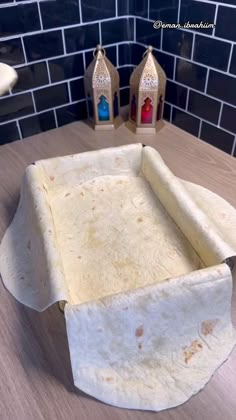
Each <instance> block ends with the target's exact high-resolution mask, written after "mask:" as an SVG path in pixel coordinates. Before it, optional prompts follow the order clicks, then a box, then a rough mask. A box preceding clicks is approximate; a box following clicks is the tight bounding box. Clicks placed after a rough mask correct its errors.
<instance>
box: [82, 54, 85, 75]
mask: <svg viewBox="0 0 236 420" xmlns="http://www.w3.org/2000/svg"><path fill="white" fill-rule="evenodd" d="M82 54H83V65H84V72H85V71H86V60H85V52H84V51H83V52H82ZM82 77H83V76H82Z"/></svg>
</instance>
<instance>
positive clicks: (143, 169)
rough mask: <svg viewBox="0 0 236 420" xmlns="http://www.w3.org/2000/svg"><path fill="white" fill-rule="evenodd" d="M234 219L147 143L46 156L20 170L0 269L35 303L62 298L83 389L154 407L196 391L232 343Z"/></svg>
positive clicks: (15, 290) (20, 295) (12, 287)
mask: <svg viewBox="0 0 236 420" xmlns="http://www.w3.org/2000/svg"><path fill="white" fill-rule="evenodd" d="M235 221H236V213H235V210H234V209H233V208H232V207H231V206H230V205H229V204H228V203H226V202H225V201H224V200H223V199H221V198H220V197H218V196H217V195H215V194H213V193H211V192H209V191H208V190H206V189H204V188H202V187H199V186H196V185H194V184H190V183H187V182H185V181H182V180H180V179H178V178H176V177H175V176H174V175H173V174H172V172H171V171H170V170H169V168H168V167H167V166H166V165H165V163H164V162H163V160H162V159H161V157H160V155H159V154H158V152H157V151H155V150H154V149H152V148H151V147H142V145H141V144H136V145H129V146H122V147H117V148H109V149H104V150H99V151H94V152H87V153H82V154H77V155H71V156H65V157H57V158H53V159H48V160H41V161H38V162H35V164H33V165H30V166H29V167H28V168H27V169H26V172H25V176H24V179H23V182H22V189H21V198H20V203H19V207H18V209H17V212H16V215H15V217H14V220H13V222H12V224H11V225H10V227H9V228H8V230H7V232H6V234H5V236H4V238H3V241H2V244H1V247H0V271H1V275H2V278H3V281H4V284H5V286H6V287H7V288H8V289H9V291H10V292H11V293H12V294H13V295H14V296H15V297H16V299H18V300H19V301H20V302H22V303H24V304H26V305H28V306H30V307H32V308H34V309H37V310H39V311H41V310H44V309H46V308H47V307H48V306H50V305H51V304H53V303H54V302H57V301H65V302H66V305H65V318H66V324H67V332H68V341H69V348H70V355H71V363H72V370H73V376H74V382H75V384H76V385H77V386H78V387H79V388H81V389H82V390H84V391H85V392H87V393H89V394H91V395H93V396H95V397H97V398H99V399H101V400H103V401H106V402H108V403H111V404H114V405H118V406H121V407H129V408H140V409H151V410H160V409H163V408H167V407H171V406H175V405H178V404H181V403H182V402H184V401H186V400H187V399H188V398H189V397H190V396H191V395H192V394H193V393H195V392H197V391H198V390H199V389H201V388H202V387H203V386H204V385H205V383H206V382H207V381H208V380H209V379H210V377H211V375H212V374H213V372H214V371H215V369H216V368H217V367H218V366H219V365H220V364H221V363H222V362H223V361H224V360H225V359H226V358H227V356H228V354H229V353H230V351H231V350H232V348H233V347H234V345H235V332H234V329H233V327H232V323H231V316H230V308H231V294H232V274H231V270H230V268H229V266H228V264H226V262H225V261H227V262H228V261H229V260H228V259H229V258H230V261H231V262H232V261H233V258H234V255H235V249H236V241H235V236H234V235H233V233H234V231H235ZM19 238H20V240H19Z"/></svg>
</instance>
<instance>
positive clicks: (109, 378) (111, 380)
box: [106, 376, 114, 382]
mask: <svg viewBox="0 0 236 420" xmlns="http://www.w3.org/2000/svg"><path fill="white" fill-rule="evenodd" d="M113 380H114V378H112V376H108V377H107V378H106V381H107V382H113Z"/></svg>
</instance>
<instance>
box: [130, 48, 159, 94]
mask: <svg viewBox="0 0 236 420" xmlns="http://www.w3.org/2000/svg"><path fill="white" fill-rule="evenodd" d="M152 51H153V47H152V46H151V45H149V47H148V48H147V50H146V51H145V52H144V54H143V60H142V61H141V63H140V64H139V65H138V66H137V67H136V69H135V70H134V71H133V73H132V75H131V77H130V85H131V86H132V85H133V86H135V87H136V88H138V89H140V90H156V89H157V88H158V86H159V84H160V83H161V82H162V81H163V80H165V79H166V75H165V72H164V70H163V69H162V68H161V66H160V65H159V64H158V62H157V61H156V59H155V57H154V55H153V54H152Z"/></svg>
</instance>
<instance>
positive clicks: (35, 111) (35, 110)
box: [30, 91, 37, 114]
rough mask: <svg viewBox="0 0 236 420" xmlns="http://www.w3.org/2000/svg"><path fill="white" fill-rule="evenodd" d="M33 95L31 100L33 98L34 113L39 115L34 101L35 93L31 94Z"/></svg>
mask: <svg viewBox="0 0 236 420" xmlns="http://www.w3.org/2000/svg"><path fill="white" fill-rule="evenodd" d="M30 93H31V98H32V102H33V107H34V113H35V114H36V113H37V108H36V104H35V100H34V92H32V91H31V92H30Z"/></svg>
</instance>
